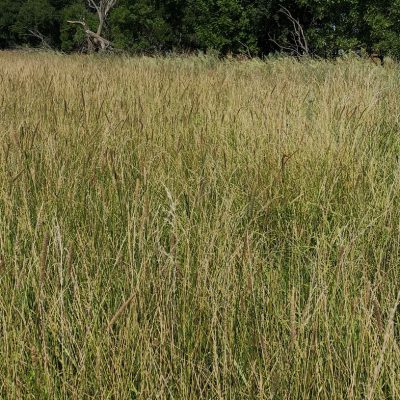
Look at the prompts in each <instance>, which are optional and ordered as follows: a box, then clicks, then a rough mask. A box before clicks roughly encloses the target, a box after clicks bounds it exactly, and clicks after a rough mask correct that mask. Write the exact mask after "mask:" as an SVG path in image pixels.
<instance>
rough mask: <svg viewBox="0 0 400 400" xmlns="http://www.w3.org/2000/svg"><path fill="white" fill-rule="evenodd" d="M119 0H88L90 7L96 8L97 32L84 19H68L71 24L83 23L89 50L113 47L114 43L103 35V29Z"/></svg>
mask: <svg viewBox="0 0 400 400" xmlns="http://www.w3.org/2000/svg"><path fill="white" fill-rule="evenodd" d="M117 1H118V0H87V4H88V6H89V8H92V9H94V10H96V12H97V17H98V19H99V24H98V26H97V29H96V32H93V31H91V30H90V29H89V27H88V25H87V24H86V22H85V21H84V20H83V21H67V22H68V23H70V24H79V25H82V27H83V29H84V32H85V34H86V39H87V42H88V50H89V51H92V50H94V49H98V50H101V51H103V50H107V49H109V48H111V47H112V43H111V42H110V41H109V40H107V39H105V38H104V37H103V36H102V31H103V27H104V24H105V22H106V19H107V16H108V14H109V12H110V10H111V9H112V8H113V7H114V6H115V5H116V4H117Z"/></svg>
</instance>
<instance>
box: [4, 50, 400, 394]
mask: <svg viewBox="0 0 400 400" xmlns="http://www.w3.org/2000/svg"><path fill="white" fill-rule="evenodd" d="M399 85H400V67H399V66H398V65H396V64H394V63H392V64H391V63H386V65H385V66H384V67H381V66H376V65H374V64H372V63H369V62H366V61H362V60H356V59H349V60H339V61H336V62H326V61H313V60H304V61H301V62H299V61H296V60H294V59H291V58H281V59H268V60H266V61H261V60H251V61H246V62H237V61H228V60H227V61H221V60H217V59H214V58H212V57H197V58H195V57H188V58H183V57H182V58H179V57H171V58H163V59H162V58H145V57H142V58H139V57H138V58H129V57H122V56H121V57H117V56H114V57H106V56H104V57H100V56H79V55H72V56H64V55H56V54H37V53H32V54H21V53H11V52H10V53H8V52H3V53H0V117H1V118H0V349H1V351H0V397H1V398H4V399H8V398H10V399H11V398H12V399H17V398H18V399H30V398H32V399H33V398H36V399H56V398H57V399H63V398H65V399H66V398H73V399H156V398H160V399H193V400H196V399H369V400H371V399H399V398H400V385H399V382H400V348H399V341H400V315H399V314H400V310H399V301H400V298H399V289H400V266H399V259H400V164H399V163H400V161H399V155H400V92H399Z"/></svg>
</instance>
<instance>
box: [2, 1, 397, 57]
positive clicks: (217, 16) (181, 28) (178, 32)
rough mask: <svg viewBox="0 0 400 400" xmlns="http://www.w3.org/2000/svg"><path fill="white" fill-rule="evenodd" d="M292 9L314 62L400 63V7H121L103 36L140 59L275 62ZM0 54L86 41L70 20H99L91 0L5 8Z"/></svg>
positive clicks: (287, 40) (286, 41) (286, 40)
mask: <svg viewBox="0 0 400 400" xmlns="http://www.w3.org/2000/svg"><path fill="white" fill-rule="evenodd" d="M281 7H285V8H287V9H288V10H289V11H290V13H291V14H292V16H293V17H294V18H295V19H296V20H298V21H299V22H300V24H301V25H302V27H303V28H304V32H305V36H306V38H307V40H308V43H309V47H310V50H311V54H313V55H316V56H322V57H328V58H329V57H335V56H337V55H338V54H339V52H341V51H344V52H346V51H350V50H353V51H354V50H357V51H361V50H363V51H364V50H365V51H366V52H369V53H370V52H373V51H378V52H381V53H382V54H387V55H390V56H392V57H394V58H400V24H399V21H400V0H382V1H373V0H324V1H322V0H164V1H163V0H119V1H118V2H117V4H116V6H115V8H114V9H113V10H112V12H111V13H110V16H109V18H108V20H107V21H106V25H105V29H104V32H103V33H104V35H105V36H106V37H107V38H108V39H110V40H112V41H113V43H114V44H115V46H116V47H118V48H121V49H124V50H127V51H133V52H168V51H171V50H189V51H192V50H203V51H204V50H210V49H214V51H215V52H217V53H222V54H226V53H230V52H232V53H236V54H237V53H242V52H245V53H247V54H249V53H250V54H252V55H262V54H264V55H265V54H270V53H273V52H275V51H281V50H282V49H283V48H284V47H288V46H289V47H290V45H292V44H293V25H292V23H291V22H290V20H289V19H288V18H287V16H285V15H283V14H282V13H281V12H280V9H281ZM0 10H1V12H0V47H2V48H5V47H12V46H15V45H17V44H23V43H27V44H31V45H35V44H37V40H36V39H34V38H32V36H30V35H29V30H35V31H38V32H40V34H42V35H44V36H45V37H47V38H48V39H49V40H50V41H51V43H52V44H53V45H54V46H56V47H60V48H61V49H63V50H65V51H72V50H75V49H78V48H79V47H81V45H82V42H83V40H84V34H83V32H82V30H81V29H79V27H78V26H69V25H68V24H67V23H66V20H67V19H79V18H83V17H85V18H86V20H87V21H88V23H89V24H90V26H93V27H95V26H96V24H97V15H96V13H95V12H94V10H93V9H91V8H89V7H88V4H87V1H86V0H0Z"/></svg>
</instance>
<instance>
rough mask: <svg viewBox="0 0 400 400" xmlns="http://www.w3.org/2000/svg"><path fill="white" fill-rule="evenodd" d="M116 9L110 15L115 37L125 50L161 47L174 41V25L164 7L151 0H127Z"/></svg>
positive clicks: (117, 43) (154, 49)
mask: <svg viewBox="0 0 400 400" xmlns="http://www.w3.org/2000/svg"><path fill="white" fill-rule="evenodd" d="M120 4H121V5H120V6H119V7H117V8H116V9H115V10H113V12H112V14H111V18H110V24H111V26H112V29H111V30H112V39H113V42H114V43H115V45H116V46H118V47H120V48H123V49H125V50H138V51H158V50H162V49H164V48H165V47H166V45H168V43H170V42H171V41H172V37H173V32H172V29H171V26H170V25H169V24H168V23H167V21H166V20H165V18H164V17H163V9H162V8H159V7H157V5H156V4H155V2H154V1H151V0H138V1H132V0H126V1H122V2H121V3H120Z"/></svg>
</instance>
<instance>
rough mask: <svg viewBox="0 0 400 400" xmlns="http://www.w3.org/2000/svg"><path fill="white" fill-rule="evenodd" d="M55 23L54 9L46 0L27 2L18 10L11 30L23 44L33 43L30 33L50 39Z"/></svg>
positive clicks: (33, 39)
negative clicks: (38, 33) (36, 33)
mask: <svg viewBox="0 0 400 400" xmlns="http://www.w3.org/2000/svg"><path fill="white" fill-rule="evenodd" d="M56 21H57V15H56V10H55V8H54V7H53V6H52V5H51V4H50V3H49V1H48V0H27V1H26V2H25V3H23V4H22V6H21V7H20V9H19V12H18V15H17V19H16V21H15V23H14V25H13V26H12V30H13V31H14V32H15V33H16V34H17V35H18V37H19V38H20V40H21V41H22V42H23V43H31V44H33V43H35V41H36V40H37V39H36V38H32V35H30V31H33V32H40V34H42V35H45V36H47V37H51V36H52V34H53V32H54V28H55V25H56Z"/></svg>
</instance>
